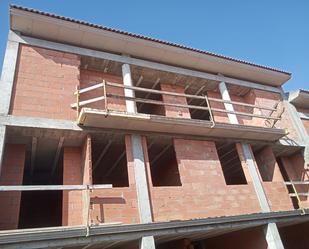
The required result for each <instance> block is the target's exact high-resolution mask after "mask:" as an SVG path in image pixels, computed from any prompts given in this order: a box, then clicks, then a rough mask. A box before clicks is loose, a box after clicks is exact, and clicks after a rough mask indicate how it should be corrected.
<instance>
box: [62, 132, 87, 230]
mask: <svg viewBox="0 0 309 249" xmlns="http://www.w3.org/2000/svg"><path fill="white" fill-rule="evenodd" d="M63 157H64V162H63V184H64V185H80V184H92V170H91V167H92V162H91V137H90V136H89V135H88V136H87V137H86V139H85V142H84V144H83V147H82V148H73V147H71V148H68V147H66V148H64V156H63ZM86 191H87V190H82V191H80V190H70V191H63V204H62V206H63V208H62V224H63V225H64V226H65V225H67V226H71V225H82V224H86V223H87V219H88V216H87V215H88V214H87V206H88V205H89V204H88V203H87V202H86V200H87V198H86Z"/></svg>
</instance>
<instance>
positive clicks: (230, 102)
mask: <svg viewBox="0 0 309 249" xmlns="http://www.w3.org/2000/svg"><path fill="white" fill-rule="evenodd" d="M106 85H108V86H113V87H119V88H127V89H131V90H136V91H141V92H148V93H154V94H164V95H171V96H176V97H177V96H178V97H185V98H192V99H202V100H205V97H204V96H200V95H192V94H185V93H173V92H168V91H162V90H156V89H148V88H144V87H136V86H124V85H122V84H118V83H113V82H109V81H107V82H106ZM208 99H209V100H211V101H216V102H222V103H229V104H234V105H240V106H246V107H252V108H258V109H264V110H270V111H276V110H277V109H275V108H271V107H267V106H256V105H252V104H247V103H243V102H237V101H229V100H223V99H217V98H208Z"/></svg>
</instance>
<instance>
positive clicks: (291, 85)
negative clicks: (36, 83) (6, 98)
mask: <svg viewBox="0 0 309 249" xmlns="http://www.w3.org/2000/svg"><path fill="white" fill-rule="evenodd" d="M9 4H17V5H21V6H24V7H29V8H34V9H38V10H42V11H46V12H51V13H55V14H58V15H62V16H66V17H71V18H75V19H79V20H84V21H87V22H91V23H95V24H100V25H103V26H108V27H112V28H116V29H120V30H124V31H129V32H132V33H137V34H142V35H146V36H150V37H153V38H157V39H161V40H165V41H170V42H174V43H178V44H182V45H186V46H189V47H193V48H198V49H202V50H206V51H210V52H214V53H218V54H222V55H225V56H230V57H233V58H237V59H242V60H246V61H250V62H253V63H257V64H262V65H266V66H270V67H275V68H279V69H282V70H285V71H288V72H291V73H292V78H291V79H290V80H289V81H288V82H287V83H286V84H285V85H284V90H285V91H293V90H296V89H298V88H302V89H309V1H308V0H295V1H291V0H255V1H253V0H242V1H241V0H233V1H232V0H224V1H223V0H216V1H210V0H204V1H194V0H191V1H182V0H178V1H176V0H175V1H173V0H170V1H167V0H165V1H162V0H156V1H147V0H144V1H134V0H130V1H125V0H123V1H120V0H113V1H102V0H101V1H100V0H88V1H85V0H40V1H39V0H15V1H10V0H0V68H2V62H3V56H4V51H5V46H6V39H7V33H8V29H9V17H8V15H9Z"/></svg>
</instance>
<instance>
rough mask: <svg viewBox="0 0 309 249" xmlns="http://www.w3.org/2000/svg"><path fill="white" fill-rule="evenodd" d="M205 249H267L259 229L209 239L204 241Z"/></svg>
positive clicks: (263, 236) (261, 231)
mask: <svg viewBox="0 0 309 249" xmlns="http://www.w3.org/2000/svg"><path fill="white" fill-rule="evenodd" d="M204 246H205V248H210V249H222V248H228V249H248V248H250V249H267V248H268V246H267V242H266V240H265V235H264V232H263V230H262V229H261V228H258V229H255V230H247V231H246V230H242V231H238V232H233V233H229V234H225V235H222V236H218V237H215V238H210V239H207V240H205V241H204Z"/></svg>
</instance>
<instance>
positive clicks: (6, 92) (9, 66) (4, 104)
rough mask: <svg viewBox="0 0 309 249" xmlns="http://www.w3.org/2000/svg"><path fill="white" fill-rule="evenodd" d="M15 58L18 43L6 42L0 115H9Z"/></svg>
mask: <svg viewBox="0 0 309 249" xmlns="http://www.w3.org/2000/svg"><path fill="white" fill-rule="evenodd" d="M17 56H18V42H15V41H10V40H8V41H7V45H6V50H5V55H4V60H3V67H2V73H1V81H0V89H1V91H0V114H4V115H7V114H8V113H9V109H10V103H11V96H12V89H13V84H14V77H15V68H16V61H17Z"/></svg>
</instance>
